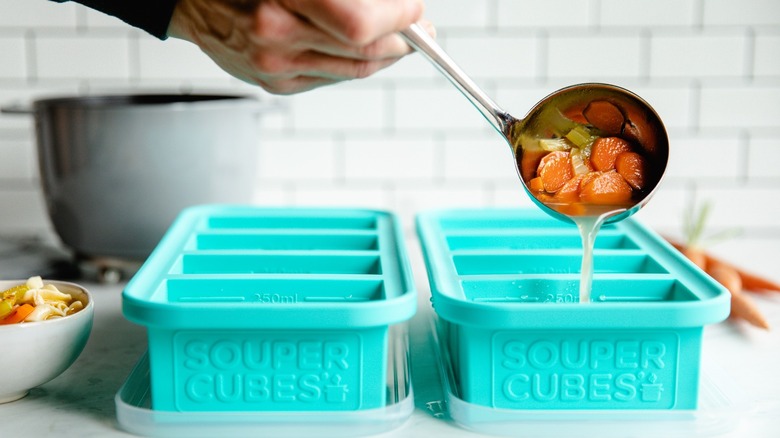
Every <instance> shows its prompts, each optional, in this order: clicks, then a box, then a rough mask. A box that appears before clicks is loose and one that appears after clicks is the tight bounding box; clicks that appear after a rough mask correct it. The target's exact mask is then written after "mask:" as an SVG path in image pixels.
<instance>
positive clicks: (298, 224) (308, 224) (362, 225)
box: [208, 214, 377, 230]
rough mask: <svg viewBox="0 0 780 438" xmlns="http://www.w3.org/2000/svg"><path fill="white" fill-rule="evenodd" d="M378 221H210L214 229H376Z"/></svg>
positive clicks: (298, 218) (227, 218) (331, 218)
mask: <svg viewBox="0 0 780 438" xmlns="http://www.w3.org/2000/svg"><path fill="white" fill-rule="evenodd" d="M376 224H377V219H376V217H375V216H373V215H366V216H338V215H337V216H328V215H316V214H314V215H311V216H304V215H300V216H298V215H295V216H286V215H280V216H277V215H272V214H269V215H263V216H214V217H211V218H209V219H208V226H209V228H213V229H231V228H234V229H240V228H246V229H263V228H268V229H324V228H328V229H361V230H373V229H376Z"/></svg>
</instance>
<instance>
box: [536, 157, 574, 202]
mask: <svg viewBox="0 0 780 438" xmlns="http://www.w3.org/2000/svg"><path fill="white" fill-rule="evenodd" d="M536 173H537V175H538V176H539V177H540V178H542V184H544V190H546V191H548V192H557V191H558V189H560V188H561V187H563V185H564V184H566V181H568V180H570V179H571V178H572V176H574V175H573V174H572V168H571V157H570V156H569V153H568V152H563V151H555V152H550V153H549V154H547V155H545V156H544V158H542V161H540V162H539V168H538V170H537V171H536Z"/></svg>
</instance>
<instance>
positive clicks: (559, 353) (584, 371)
mask: <svg viewBox="0 0 780 438" xmlns="http://www.w3.org/2000/svg"><path fill="white" fill-rule="evenodd" d="M610 337H613V338H614V337H615V335H614V334H610V335H604V336H599V334H590V335H580V336H570V335H565V336H564V335H560V336H555V335H553V336H550V335H539V336H538V337H534V336H530V335H529V336H518V334H517V333H515V334H514V335H512V334H510V333H498V334H496V336H495V337H494V341H493V347H494V354H493V356H494V362H493V369H494V376H495V379H494V383H493V392H494V397H493V398H494V402H495V404H496V406H502V407H514V408H517V407H523V406H528V407H536V408H538V407H539V405H540V403H541V404H543V405H544V407H545V408H553V409H566V408H569V409H571V408H578V409H581V408H582V407H583V406H588V405H590V406H593V407H596V405H601V406H604V405H605V404H607V403H610V406H615V407H620V406H623V407H626V408H669V407H671V406H673V404H674V396H675V394H674V392H675V383H676V374H677V371H676V370H677V354H678V344H679V342H678V339H677V337H676V336H675V335H674V334H663V333H662V334H658V333H634V334H631V335H630V337H621V338H620V339H612V340H608V339H609V338H610Z"/></svg>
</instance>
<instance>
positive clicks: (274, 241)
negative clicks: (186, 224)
mask: <svg viewBox="0 0 780 438" xmlns="http://www.w3.org/2000/svg"><path fill="white" fill-rule="evenodd" d="M377 247H378V246H377V236H376V234H374V233H370V234H336V233H329V234H323V233H300V232H299V233H251V234H250V233H200V234H198V235H197V237H196V249H200V250H210V249H241V250H250V249H251V250H343V249H354V250H376V249H377Z"/></svg>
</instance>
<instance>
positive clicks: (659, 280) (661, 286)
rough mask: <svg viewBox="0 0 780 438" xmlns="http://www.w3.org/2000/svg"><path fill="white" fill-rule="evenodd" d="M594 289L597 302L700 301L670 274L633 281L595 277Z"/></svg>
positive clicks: (593, 297) (592, 294)
mask: <svg viewBox="0 0 780 438" xmlns="http://www.w3.org/2000/svg"><path fill="white" fill-rule="evenodd" d="M654 277H655V278H654ZM592 290H593V292H592V293H591V298H592V300H593V301H595V302H627V303H630V302H653V301H656V302H675V301H699V298H698V297H697V296H696V295H695V294H694V293H693V292H691V290H689V289H688V288H687V287H685V286H684V285H683V284H682V283H680V282H679V281H678V280H676V279H674V278H672V277H670V276H647V277H644V278H634V279H633V281H631V280H626V279H612V278H598V277H595V278H594V279H593V289H592Z"/></svg>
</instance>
